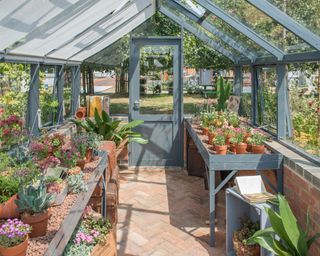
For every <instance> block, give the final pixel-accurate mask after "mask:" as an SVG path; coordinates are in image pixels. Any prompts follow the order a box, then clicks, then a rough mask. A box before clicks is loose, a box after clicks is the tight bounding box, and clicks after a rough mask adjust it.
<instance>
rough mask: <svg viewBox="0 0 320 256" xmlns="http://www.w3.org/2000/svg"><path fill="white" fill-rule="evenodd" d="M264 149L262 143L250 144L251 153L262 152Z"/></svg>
mask: <svg viewBox="0 0 320 256" xmlns="http://www.w3.org/2000/svg"><path fill="white" fill-rule="evenodd" d="M265 151H266V149H265V147H264V145H252V153H253V154H264V153H265Z"/></svg>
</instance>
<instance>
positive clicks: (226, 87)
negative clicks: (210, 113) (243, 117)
mask: <svg viewBox="0 0 320 256" xmlns="http://www.w3.org/2000/svg"><path fill="white" fill-rule="evenodd" d="M230 93H231V84H230V83H229V82H226V81H225V80H224V79H223V77H221V76H220V77H219V78H218V81H217V99H218V105H217V110H218V111H225V110H226V108H227V100H228V99H229V97H230Z"/></svg>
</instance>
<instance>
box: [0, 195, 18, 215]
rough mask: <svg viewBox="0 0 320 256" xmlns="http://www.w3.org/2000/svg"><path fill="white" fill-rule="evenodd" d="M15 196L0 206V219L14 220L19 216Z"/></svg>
mask: <svg viewBox="0 0 320 256" xmlns="http://www.w3.org/2000/svg"><path fill="white" fill-rule="evenodd" d="M16 199H17V195H13V196H12V197H10V198H9V200H8V201H6V202H4V203H2V204H0V219H14V218H19V216H20V214H19V211H18V206H17V205H16V203H15V200H16Z"/></svg>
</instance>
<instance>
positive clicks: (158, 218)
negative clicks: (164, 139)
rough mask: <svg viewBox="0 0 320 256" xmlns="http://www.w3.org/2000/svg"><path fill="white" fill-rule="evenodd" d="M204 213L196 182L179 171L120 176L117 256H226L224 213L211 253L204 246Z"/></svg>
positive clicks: (205, 195)
mask: <svg viewBox="0 0 320 256" xmlns="http://www.w3.org/2000/svg"><path fill="white" fill-rule="evenodd" d="M220 201H222V202H223V198H222V200H220ZM208 213H209V199H208V191H206V190H205V189H204V185H203V179H201V178H197V177H190V176H188V175H187V173H186V172H185V171H182V170H133V171H130V170H126V171H122V172H121V185H120V206H119V224H118V234H117V239H118V255H119V256H125V255H126V256H129V255H130V256H165V255H170V256H180V255H181V256H182V255H183V256H186V255H188V256H202V255H215V256H220V255H225V228H224V226H225V220H224V219H225V217H224V210H223V209H222V210H221V211H219V212H218V224H217V246H216V247H215V248H211V247H210V246H209V245H208V243H207V242H208V239H209V228H208V226H207V225H206V220H207V219H208Z"/></svg>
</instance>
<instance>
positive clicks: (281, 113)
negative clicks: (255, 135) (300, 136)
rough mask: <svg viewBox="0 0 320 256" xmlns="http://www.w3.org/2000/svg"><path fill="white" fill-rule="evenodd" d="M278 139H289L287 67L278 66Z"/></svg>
mask: <svg viewBox="0 0 320 256" xmlns="http://www.w3.org/2000/svg"><path fill="white" fill-rule="evenodd" d="M276 71H277V137H278V139H284V138H285V137H287V114H288V110H287V104H286V103H287V102H288V99H287V98H286V97H287V93H286V91H287V90H288V81H287V77H288V72H287V66H286V65H277V67H276Z"/></svg>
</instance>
